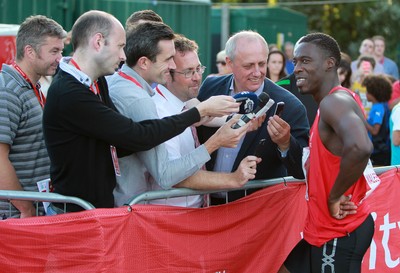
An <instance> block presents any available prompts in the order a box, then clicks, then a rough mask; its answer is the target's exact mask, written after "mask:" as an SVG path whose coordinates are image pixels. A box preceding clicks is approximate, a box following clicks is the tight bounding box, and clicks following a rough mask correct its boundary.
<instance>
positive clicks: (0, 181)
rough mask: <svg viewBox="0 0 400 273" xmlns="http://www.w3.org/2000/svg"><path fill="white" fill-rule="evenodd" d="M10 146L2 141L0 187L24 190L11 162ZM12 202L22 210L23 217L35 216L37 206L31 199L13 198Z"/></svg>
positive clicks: (0, 147) (0, 145)
mask: <svg viewBox="0 0 400 273" xmlns="http://www.w3.org/2000/svg"><path fill="white" fill-rule="evenodd" d="M9 152H10V146H9V145H8V144H4V143H0V166H1V168H0V188H1V189H2V190H16V191H22V190H23V188H22V186H21V184H20V183H19V180H18V177H17V174H16V173H15V169H14V167H13V165H12V164H11V162H10V160H9V158H8V154H9ZM11 202H12V204H13V205H14V206H15V207H16V208H17V209H18V210H19V211H20V212H21V218H25V217H30V216H35V207H34V206H33V203H32V202H31V201H19V200H13V201H11Z"/></svg>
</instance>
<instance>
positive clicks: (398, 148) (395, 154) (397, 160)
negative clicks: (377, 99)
mask: <svg viewBox="0 0 400 273" xmlns="http://www.w3.org/2000/svg"><path fill="white" fill-rule="evenodd" d="M389 125H390V126H389V128H390V140H391V145H390V146H391V160H390V164H391V165H400V103H397V104H396V105H395V106H394V107H393V109H392V113H391V115H390V120H389Z"/></svg>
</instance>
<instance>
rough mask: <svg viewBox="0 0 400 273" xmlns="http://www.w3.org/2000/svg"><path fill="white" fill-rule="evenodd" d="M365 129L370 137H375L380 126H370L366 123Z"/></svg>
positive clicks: (377, 124)
mask: <svg viewBox="0 0 400 273" xmlns="http://www.w3.org/2000/svg"><path fill="white" fill-rule="evenodd" d="M367 129H368V132H370V133H371V135H373V136H376V135H377V134H378V133H379V130H380V129H381V124H379V123H376V124H374V125H370V124H369V123H367Z"/></svg>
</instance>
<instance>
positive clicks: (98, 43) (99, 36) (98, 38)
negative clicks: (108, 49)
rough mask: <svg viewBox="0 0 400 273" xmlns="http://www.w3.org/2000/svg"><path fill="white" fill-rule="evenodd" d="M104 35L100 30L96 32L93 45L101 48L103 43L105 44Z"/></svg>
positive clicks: (92, 41)
mask: <svg viewBox="0 0 400 273" xmlns="http://www.w3.org/2000/svg"><path fill="white" fill-rule="evenodd" d="M104 41H105V40H104V36H103V34H101V33H100V32H98V33H96V34H95V35H93V36H92V38H91V40H90V43H91V44H92V45H93V47H94V48H95V49H96V50H99V49H100V47H101V45H102V44H104Z"/></svg>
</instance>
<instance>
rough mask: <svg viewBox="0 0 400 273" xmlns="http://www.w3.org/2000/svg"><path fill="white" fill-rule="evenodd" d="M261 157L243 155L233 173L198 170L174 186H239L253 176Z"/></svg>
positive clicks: (211, 187)
mask: <svg viewBox="0 0 400 273" xmlns="http://www.w3.org/2000/svg"><path fill="white" fill-rule="evenodd" d="M259 162H261V158H257V157H255V156H247V157H245V158H244V159H243V160H242V161H241V162H240V165H239V167H238V169H237V170H236V171H235V172H233V173H222V172H210V171H203V170H200V171H198V172H197V173H195V174H194V175H192V176H190V177H189V178H187V179H185V180H184V181H182V182H180V183H178V184H176V185H175V187H176V188H191V189H196V190H214V189H216V190H223V189H234V188H240V187H242V186H243V185H245V184H246V183H247V182H248V181H249V180H252V179H254V178H255V174H256V166H257V164H258V163H259Z"/></svg>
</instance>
